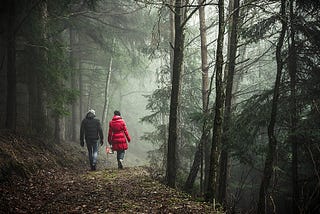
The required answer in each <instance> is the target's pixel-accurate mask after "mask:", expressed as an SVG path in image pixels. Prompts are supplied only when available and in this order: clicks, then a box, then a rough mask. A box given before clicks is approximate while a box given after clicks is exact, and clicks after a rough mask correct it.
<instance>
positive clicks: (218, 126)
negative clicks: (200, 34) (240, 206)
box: [206, 0, 225, 202]
mask: <svg viewBox="0 0 320 214" xmlns="http://www.w3.org/2000/svg"><path fill="white" fill-rule="evenodd" d="M218 8H219V32H218V40H217V55H216V99H215V107H214V109H215V116H214V122H213V136H212V147H211V157H210V170H209V180H208V182H209V183H208V188H207V191H206V199H207V200H208V201H210V202H214V199H215V198H216V192H217V176H218V175H217V173H218V166H219V153H220V152H219V150H220V145H221V140H222V123H223V104H224V101H223V100H224V87H223V81H222V71H223V41H224V31H225V30H224V28H225V24H224V1H223V0H219V2H218Z"/></svg>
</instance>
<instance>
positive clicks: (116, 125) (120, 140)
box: [108, 115, 131, 151]
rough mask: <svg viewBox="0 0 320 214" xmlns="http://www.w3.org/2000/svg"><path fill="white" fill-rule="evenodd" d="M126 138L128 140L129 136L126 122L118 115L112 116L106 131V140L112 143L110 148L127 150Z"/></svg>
mask: <svg viewBox="0 0 320 214" xmlns="http://www.w3.org/2000/svg"><path fill="white" fill-rule="evenodd" d="M127 140H128V142H130V140H131V138H130V135H129V133H128V130H127V126H126V123H125V122H124V120H123V119H122V118H121V117H120V116H118V115H115V116H113V118H112V120H111V121H110V122H109V132H108V142H109V143H110V144H111V145H112V149H113V150H115V151H118V150H127V149H128V144H127Z"/></svg>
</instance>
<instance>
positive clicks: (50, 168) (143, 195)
mask: <svg viewBox="0 0 320 214" xmlns="http://www.w3.org/2000/svg"><path fill="white" fill-rule="evenodd" d="M66 145H67V146H66ZM66 145H64V146H61V145H60V146H58V147H56V146H53V145H51V144H48V143H44V142H42V141H41V140H39V139H38V140H35V139H34V138H26V137H22V136H18V135H15V134H13V133H11V132H9V131H2V130H1V131H0V168H1V174H0V175H1V176H0V204H1V206H0V213H216V212H215V211H214V210H213V208H212V206H210V204H207V203H204V202H197V201H195V200H193V199H192V198H191V197H190V196H189V195H187V194H185V193H182V192H179V191H177V190H175V189H172V188H169V187H167V186H165V185H164V184H162V183H161V182H159V181H157V180H154V179H152V178H151V176H150V174H149V169H148V168H147V167H143V166H141V167H125V168H124V169H123V170H118V169H117V168H115V167H113V166H109V167H100V169H97V171H89V170H88V166H87V165H86V164H84V163H83V161H81V158H83V155H85V154H84V152H83V150H82V151H81V150H80V149H78V150H77V149H76V148H78V147H79V146H78V145H77V147H76V146H75V145H72V144H66Z"/></svg>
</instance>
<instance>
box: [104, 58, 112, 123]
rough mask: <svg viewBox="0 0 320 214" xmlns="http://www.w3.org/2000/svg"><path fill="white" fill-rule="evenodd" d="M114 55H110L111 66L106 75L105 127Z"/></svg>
mask: <svg viewBox="0 0 320 214" xmlns="http://www.w3.org/2000/svg"><path fill="white" fill-rule="evenodd" d="M112 61H113V58H112V55H110V60H109V66H108V71H107V77H106V85H105V89H104V104H103V112H102V127H103V128H104V129H105V128H107V127H106V126H107V121H106V118H107V113H108V106H109V87H110V79H111V73H112Z"/></svg>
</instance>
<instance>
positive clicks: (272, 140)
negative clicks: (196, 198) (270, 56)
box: [257, 0, 287, 214]
mask: <svg viewBox="0 0 320 214" xmlns="http://www.w3.org/2000/svg"><path fill="white" fill-rule="evenodd" d="M285 3H286V0H281V7H280V14H281V16H280V21H281V32H280V36H279V40H278V43H277V47H276V60H277V75H276V81H275V84H274V91H273V99H272V107H271V115H270V122H269V126H268V137H269V143H268V152H267V157H266V160H265V166H264V171H263V177H262V181H261V185H260V191H259V201H258V208H257V214H265V213H266V198H267V194H268V187H269V184H270V180H271V176H272V173H273V162H274V157H275V154H276V147H277V139H276V137H275V133H274V128H275V124H276V118H277V109H278V99H279V93H280V83H281V74H282V69H283V60H282V56H281V50H282V46H283V41H284V37H285V33H286V25H287V22H286V20H285V17H286V15H285V10H286V9H285Z"/></svg>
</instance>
